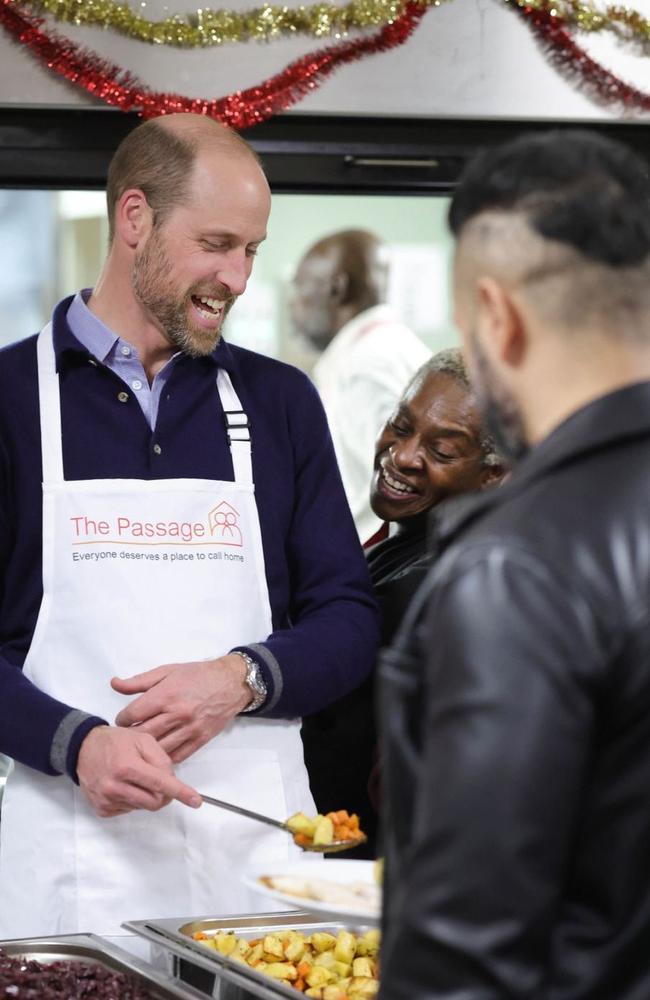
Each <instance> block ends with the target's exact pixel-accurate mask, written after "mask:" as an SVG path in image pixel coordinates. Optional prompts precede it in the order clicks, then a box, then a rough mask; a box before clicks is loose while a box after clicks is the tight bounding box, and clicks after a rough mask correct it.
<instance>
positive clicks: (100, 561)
mask: <svg viewBox="0 0 650 1000" xmlns="http://www.w3.org/2000/svg"><path fill="white" fill-rule="evenodd" d="M107 199H108V213H109V224H110V246H109V250H108V256H107V259H106V263H105V266H104V268H103V271H102V273H101V275H100V277H99V279H98V281H97V283H96V285H95V287H94V289H93V290H92V291H83V292H80V293H79V294H77V295H76V296H73V297H70V298H67V299H65V300H64V301H63V302H61V303H60V304H59V305H58V306H57V308H56V309H55V311H54V315H53V319H52V323H51V324H50V325H48V327H46V328H45V329H44V330H43V331H42V332H41V334H40V335H38V336H35V337H33V338H31V339H29V340H27V341H23V342H21V343H19V344H16V345H14V346H12V347H10V348H7V349H6V350H4V351H3V352H2V353H1V354H0V387H1V388H0V440H1V442H2V444H1V447H0V560H1V563H0V564H1V568H2V588H1V605H0V640H1V643H2V653H1V656H0V734H1V737H0V751H2V752H3V753H6V754H8V755H10V756H11V757H12V758H14V760H15V762H16V763H15V767H14V770H13V773H12V774H11V776H10V778H9V780H8V782H7V786H6V790H5V798H4V803H3V811H2V824H1V834H2V839H1V845H0V938H2V937H16V936H30V935H40V934H46V933H61V932H74V931H88V930H92V931H96V932H98V933H102V934H108V935H112V934H116V933H118V932H119V928H120V924H121V922H122V921H123V920H125V919H128V918H131V919H133V918H144V917H147V916H152V915H154V916H159V917H160V916H172V915H178V914H199V913H211V914H218V913H222V914H223V913H233V912H237V911H240V912H241V911H245V910H253V909H255V907H256V906H259V905H260V904H259V900H258V899H257V898H256V897H253V896H252V895H250V896H249V893H248V892H247V891H246V890H245V888H244V886H243V884H242V881H241V875H242V871H243V869H244V867H245V866H246V865H247V864H249V863H250V862H258V861H264V860H267V859H274V860H276V861H277V860H280V859H282V858H287V857H289V852H290V851H291V850H293V848H292V846H291V841H290V839H289V838H288V837H287V836H286V834H283V833H281V832H275V831H269V832H267V828H265V827H262V826H260V825H259V824H255V823H251V822H250V821H248V820H245V819H241V818H235V817H234V816H233V815H232V814H230V813H220V812H217V811H216V810H208V809H199V808H198V807H199V806H200V805H201V798H200V795H199V792H201V793H207V794H211V795H214V796H216V797H217V798H220V799H225V800H230V801H232V802H234V803H238V804H240V805H243V806H248V807H251V808H254V809H257V810H259V811H260V812H263V813H268V814H270V815H273V816H277V817H278V818H284V817H286V816H288V815H289V814H291V813H293V812H296V811H299V810H304V811H310V810H311V809H313V802H312V799H311V795H310V793H309V787H308V781H307V775H306V771H305V767H304V763H303V758H302V747H301V743H300V719H299V717H300V715H301V714H302V713H303V712H309V711H314V710H315V709H318V708H320V707H322V706H323V705H325V704H327V703H328V702H330V701H332V700H333V699H334V698H335V697H337V696H339V695H340V693H341V692H342V691H346V690H349V689H351V688H352V687H354V686H355V685H357V684H359V683H360V682H361V681H362V680H363V678H364V677H365V676H366V675H367V673H368V672H369V670H370V668H371V666H372V662H373V658H374V653H375V648H376V639H377V625H376V609H375V605H374V601H373V599H372V597H371V595H370V586H369V581H368V576H367V569H366V566H365V562H364V560H363V556H362V553H361V551H360V548H359V544H358V541H357V537H356V532H355V528H354V524H353V522H352V518H351V516H350V513H349V510H348V508H347V504H346V500H345V495H344V493H343V488H342V485H341V481H340V477H339V474H338V470H337V467H336V462H335V458H334V452H333V448H332V445H331V441H330V437H329V434H328V431H327V426H326V421H325V416H324V413H323V410H322V407H321V405H320V402H319V400H318V397H317V395H316V392H315V390H314V389H313V387H312V386H311V384H310V383H309V381H308V379H307V378H306V377H305V376H304V375H302V373H300V372H298V371H296V370H295V369H292V368H289V367H288V366H286V365H283V364H280V363H279V362H276V361H273V360H271V359H268V358H265V357H262V356H261V355H256V354H253V353H251V352H249V351H245V350H242V349H238V348H234V347H230V346H229V345H228V344H227V343H226V342H225V340H224V339H223V337H222V331H223V325H224V320H225V317H226V315H227V313H228V311H229V309H230V308H231V307H232V305H233V303H235V301H236V299H237V298H238V296H239V295H241V294H243V292H244V290H245V288H246V283H247V281H248V278H249V277H250V274H251V270H252V267H253V261H254V258H255V254H256V253H257V250H258V248H259V246H260V244H261V243H262V242H263V241H264V239H265V236H266V225H267V219H268V215H269V209H270V194H269V188H268V184H267V182H266V178H265V176H264V173H263V171H262V169H261V166H260V163H259V161H258V159H257V157H256V155H255V154H254V152H253V151H252V150H251V149H250V148H249V147H248V146H247V145H246V143H244V142H243V140H242V139H241V138H239V137H238V136H237V135H235V134H234V133H232V132H230V131H228V130H227V129H225V128H223V127H222V126H221V125H219V124H217V123H216V122H214V121H211V120H208V119H205V118H202V117H199V116H193V115H178V116H170V117H168V118H164V119H161V120H157V121H152V122H148V123H146V124H143V125H140V126H139V127H138V128H136V129H135V130H134V131H133V132H132V133H131V134H130V135H129V136H128V137H127V138H126V139H125V141H124V142H123V143H122V145H121V146H120V148H119V149H118V151H117V153H116V154H115V157H114V159H113V161H112V164H111V167H110V171H109V178H108V190H107ZM41 470H42V471H41ZM322 539H325V540H326V542H325V544H323V541H322ZM163 807H165V808H163Z"/></svg>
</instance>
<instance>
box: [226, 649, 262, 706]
mask: <svg viewBox="0 0 650 1000" xmlns="http://www.w3.org/2000/svg"><path fill="white" fill-rule="evenodd" d="M233 652H234V653H237V655H238V656H241V658H242V660H244V662H245V663H246V676H245V677H244V684H246V685H247V687H249V688H250V690H251V694H252V695H253V700H252V701H251V703H250V704H249V705H247V706H246V708H242V710H241V712H240V715H243V714H244V713H245V712H254V711H255V709H256V708H260V707H261V706H262V705H263V704H264V702H265V701H266V696H267V694H268V691H267V689H266V684H265V683H264V678H263V677H262V671H261V670H260V668H259V665H258V664H257V663H256V662H255V660H254V659H253V658H252V657H251V656H249V655H248V653H243V652H242V651H241V649H235V650H233Z"/></svg>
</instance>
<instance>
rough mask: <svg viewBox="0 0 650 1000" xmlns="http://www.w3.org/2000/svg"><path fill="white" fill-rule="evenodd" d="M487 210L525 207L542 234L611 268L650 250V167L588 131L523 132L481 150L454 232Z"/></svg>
mask: <svg viewBox="0 0 650 1000" xmlns="http://www.w3.org/2000/svg"><path fill="white" fill-rule="evenodd" d="M489 210H502V211H503V210H505V211H508V210H510V211H516V212H517V211H518V212H521V213H522V214H523V215H525V216H526V218H527V219H528V222H529V225H530V226H531V228H532V229H533V230H534V231H535V232H536V233H538V234H539V235H540V236H543V237H545V238H546V239H549V240H556V241H558V242H560V243H564V244H568V245H569V246H571V247H572V248H573V249H574V250H577V251H578V252H579V253H580V254H582V255H583V257H585V258H587V259H588V260H591V261H594V262H597V263H599V264H605V265H607V266H609V267H635V266H638V265H640V264H642V263H643V262H644V260H645V259H646V258H647V257H648V255H650V169H649V166H648V164H647V163H645V162H644V160H642V159H641V157H639V156H637V155H636V154H635V153H633V152H632V151H631V150H630V149H629V148H628V147H627V146H625V145H624V144H623V143H620V142H618V141H615V140H613V139H610V138H607V137H605V136H602V135H599V134H598V133H595V132H590V131H588V130H581V129H566V130H561V129H555V130H551V131H547V132H542V133H531V134H525V135H522V136H520V137H518V138H517V139H514V140H513V141H511V142H508V143H505V144H503V145H501V146H497V147H494V148H491V149H488V150H484V151H482V152H481V153H479V154H478V155H477V156H476V157H475V158H474V159H473V160H472V161H471V162H470V164H469V165H468V167H467V169H466V171H465V172H464V174H463V176H462V177H461V180H460V184H459V186H458V188H457V190H456V192H455V194H454V196H453V199H452V202H451V206H450V209H449V226H450V228H451V231H452V232H453V233H454V235H455V236H458V235H459V234H460V232H461V230H462V229H463V227H464V225H465V224H466V223H467V222H469V221H470V220H471V219H472V218H474V217H475V216H477V215H479V214H480V213H482V212H486V211H489Z"/></svg>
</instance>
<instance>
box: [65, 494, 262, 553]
mask: <svg viewBox="0 0 650 1000" xmlns="http://www.w3.org/2000/svg"><path fill="white" fill-rule="evenodd" d="M239 517H240V515H239V511H238V510H236V509H235V507H233V506H232V504H229V503H228V502H227V501H226V500H221V501H220V503H218V504H217V506H216V507H213V508H212V510H211V511H209V513H208V515H207V519H206V520H204V521H174V520H169V521H167V520H166V521H162V520H161V521H138V520H133V519H131V518H130V517H125V516H122V515H117V516H115V517H114V518H113V519H112V520H99V519H94V518H91V517H86V516H85V515H80V516H78V517H71V518H70V525H71V528H72V544H73V546H75V547H76V546H80V545H140V546H142V545H146V546H152V545H155V546H159V545H176V546H179V545H180V546H185V545H191V546H196V545H208V546H219V547H221V546H223V545H228V546H233V547H235V548H238V549H241V548H243V545H244V540H243V537H242V531H241V528H240V527H239ZM229 558H230V557H229ZM232 558H235V557H234V556H233V557H232ZM237 558H240V557H239V556H238V557H237Z"/></svg>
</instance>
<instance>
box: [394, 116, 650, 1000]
mask: <svg viewBox="0 0 650 1000" xmlns="http://www.w3.org/2000/svg"><path fill="white" fill-rule="evenodd" d="M450 224H451V227H452V230H453V231H454V233H455V234H456V236H457V238H458V243H457V250H456V258H455V266H454V276H455V290H454V294H455V306H456V320H457V324H458V326H459V329H460V330H461V333H462V336H463V341H464V347H465V351H466V354H467V360H468V364H469V368H470V373H471V374H472V376H473V379H474V383H475V387H476V389H477V394H478V396H479V399H480V400H481V406H482V409H483V412H484V414H485V415H486V417H487V419H488V421H489V424H490V428H491V430H492V431H493V433H495V434H496V436H497V438H498V442H499V443H500V446H501V450H502V452H503V453H504V454H506V456H507V457H508V458H510V459H511V460H515V461H517V462H518V464H517V467H516V469H515V472H514V473H513V475H512V477H511V478H510V480H509V481H508V482H507V483H506V484H505V486H503V487H502V488H501V489H500V490H495V491H486V492H485V493H483V494H481V495H478V496H477V497H476V498H468V499H463V500H460V501H457V502H454V503H453V505H451V506H449V505H444V506H443V508H442V509H440V508H439V510H440V513H439V514H438V515H437V516H436V518H435V523H434V525H433V538H434V540H435V541H434V544H435V546H436V549H437V560H436V564H435V566H434V569H433V570H432V571H431V572H430V574H429V576H428V577H427V579H426V581H425V583H424V584H423V586H422V588H421V590H420V591H419V593H418V595H417V596H416V598H415V602H414V604H413V605H412V606H411V608H410V610H409V614H408V615H407V619H406V621H405V623H404V626H403V628H402V629H401V631H400V634H399V636H398V638H397V640H396V642H395V643H394V645H393V646H392V648H391V649H390V650H389V651H388V652H387V653H385V654H384V657H383V661H382V667H381V684H382V716H383V731H384V756H385V761H384V765H385V770H384V780H385V789H384V794H385V809H386V812H387V813H388V816H387V820H386V831H385V847H386V872H387V874H386V899H385V907H384V943H383V948H382V987H381V990H380V998H381V1000H430V998H431V1000H433V998H449V1000H451V998H454V1000H508V998H520V997H526V998H536V1000H541V998H543V1000H586V998H589V1000H648V998H650V181H649V179H648V174H647V167H645V166H644V164H643V163H642V162H641V161H639V160H637V159H636V157H635V156H634V155H633V154H632V153H631V152H629V151H628V150H626V149H625V147H623V146H619V145H618V144H617V143H614V142H611V141H609V140H607V139H604V138H601V137H599V136H596V135H591V134H589V133H588V132H562V133H560V132H551V133H543V134H540V135H537V136H526V137H523V138H521V139H519V140H516V141H515V142H514V143H510V144H508V145H506V146H504V147H500V148H497V149H493V150H492V151H488V152H486V153H484V154H481V155H480V157H479V158H478V160H477V161H475V162H474V163H473V164H472V165H471V166H470V168H469V170H468V172H467V173H466V176H465V178H464V180H463V181H462V182H461V184H460V187H459V189H458V191H457V193H456V195H455V196H454V200H453V202H452V207H451V212H450Z"/></svg>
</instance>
